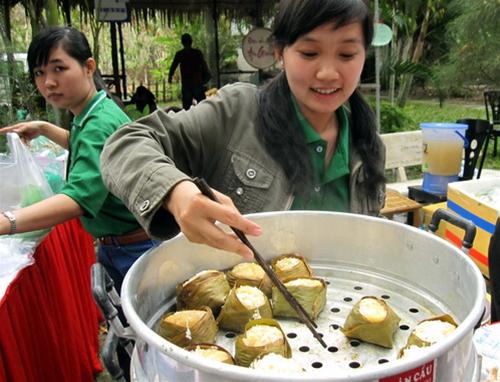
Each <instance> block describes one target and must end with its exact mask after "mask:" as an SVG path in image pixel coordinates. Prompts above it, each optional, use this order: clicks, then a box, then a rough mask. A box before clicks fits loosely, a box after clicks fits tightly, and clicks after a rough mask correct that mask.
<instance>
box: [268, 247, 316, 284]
mask: <svg viewBox="0 0 500 382" xmlns="http://www.w3.org/2000/svg"><path fill="white" fill-rule="evenodd" d="M271 267H272V268H273V271H274V273H276V276H278V278H279V279H280V280H282V281H283V280H286V279H290V278H297V277H311V276H312V269H311V267H310V266H309V264H308V263H307V261H306V259H305V258H304V257H302V256H300V255H298V254H296V253H289V254H286V255H281V256H278V257H275V258H274V259H273V260H272V261H271Z"/></svg>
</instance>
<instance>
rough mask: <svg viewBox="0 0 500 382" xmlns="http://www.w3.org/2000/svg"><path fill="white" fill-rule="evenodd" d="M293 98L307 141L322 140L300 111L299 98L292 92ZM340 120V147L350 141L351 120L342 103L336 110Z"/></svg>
mask: <svg viewBox="0 0 500 382" xmlns="http://www.w3.org/2000/svg"><path fill="white" fill-rule="evenodd" d="M291 98H292V104H293V108H294V109H295V114H296V115H297V118H298V119H299V122H300V126H301V128H302V131H303V133H304V136H305V138H306V142H307V143H314V142H317V141H318V140H322V138H321V136H320V135H319V133H318V132H317V131H316V130H315V129H314V127H312V125H311V124H310V123H309V121H308V120H307V119H306V117H304V114H302V112H301V111H300V108H299V104H298V103H297V100H296V99H295V97H294V96H293V94H291ZM335 113H336V115H337V118H338V122H339V129H340V130H339V135H340V140H339V144H338V147H343V146H346V145H347V144H348V143H349V142H348V139H349V134H347V131H348V128H349V120H348V118H347V111H346V109H345V107H344V106H343V105H342V106H341V107H339V108H338V109H337V110H336V111H335Z"/></svg>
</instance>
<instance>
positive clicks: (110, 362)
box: [101, 330, 130, 382]
mask: <svg viewBox="0 0 500 382" xmlns="http://www.w3.org/2000/svg"><path fill="white" fill-rule="evenodd" d="M120 341H121V339H120V337H118V336H117V335H116V334H115V332H113V330H110V331H108V334H107V336H106V340H105V341H104V343H103V344H102V348H101V360H102V363H103V364H104V367H106V370H107V371H108V373H109V375H110V376H111V378H112V379H113V381H119V382H126V379H125V373H124V372H123V369H122V368H121V366H120V364H119V362H118V358H117V356H116V354H117V350H118V345H119V343H120ZM126 341H129V342H130V340H126Z"/></svg>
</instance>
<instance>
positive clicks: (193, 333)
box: [158, 306, 219, 347]
mask: <svg viewBox="0 0 500 382" xmlns="http://www.w3.org/2000/svg"><path fill="white" fill-rule="evenodd" d="M218 330H219V328H218V327H217V323H216V322H215V318H214V315H213V313H212V310H211V309H210V308H209V307H208V306H205V307H201V308H199V309H196V310H194V309H193V310H180V311H178V312H173V313H168V314H167V315H165V316H164V317H163V318H162V320H161V321H160V327H159V330H158V334H159V335H160V336H162V337H163V338H165V339H167V340H168V341H170V342H172V343H174V344H176V345H177V346H180V347H185V346H188V345H192V344H197V343H213V342H215V337H216V335H217V331H218Z"/></svg>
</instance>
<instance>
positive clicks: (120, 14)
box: [95, 0, 130, 21]
mask: <svg viewBox="0 0 500 382" xmlns="http://www.w3.org/2000/svg"><path fill="white" fill-rule="evenodd" d="M127 3H128V0H95V8H96V10H97V19H98V20H99V21H129V20H130V18H129V12H128V6H127Z"/></svg>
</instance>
